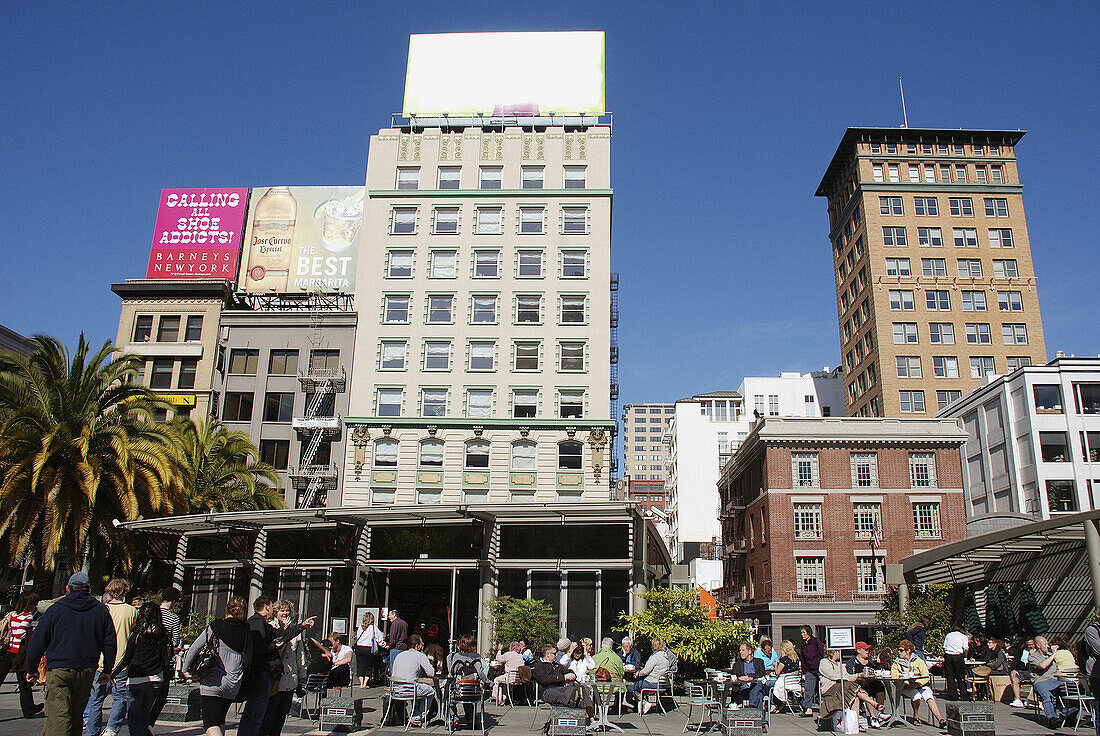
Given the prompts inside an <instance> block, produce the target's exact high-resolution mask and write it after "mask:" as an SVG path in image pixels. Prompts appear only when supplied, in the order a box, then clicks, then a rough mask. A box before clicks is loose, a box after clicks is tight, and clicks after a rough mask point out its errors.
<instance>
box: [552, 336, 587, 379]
mask: <svg viewBox="0 0 1100 736" xmlns="http://www.w3.org/2000/svg"><path fill="white" fill-rule="evenodd" d="M559 351H560V355H561V359H560V362H559V367H558V369H559V370H561V371H563V372H570V373H573V372H581V371H583V370H584V343H583V342H563V343H559Z"/></svg>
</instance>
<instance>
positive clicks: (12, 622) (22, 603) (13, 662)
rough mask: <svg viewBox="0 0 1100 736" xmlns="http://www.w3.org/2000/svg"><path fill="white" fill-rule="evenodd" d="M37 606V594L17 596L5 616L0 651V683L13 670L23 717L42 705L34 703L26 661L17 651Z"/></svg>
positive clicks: (31, 713) (27, 632)
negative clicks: (5, 634) (4, 641)
mask: <svg viewBox="0 0 1100 736" xmlns="http://www.w3.org/2000/svg"><path fill="white" fill-rule="evenodd" d="M37 608H38V595H37V594H35V593H24V594H23V595H21V596H20V597H19V600H18V601H16V603H15V608H13V609H12V611H11V613H9V614H8V615H7V616H6V617H5V618H6V621H7V623H6V628H7V630H8V645H7V646H6V647H4V650H3V651H2V652H0V685H3V684H4V680H6V679H7V678H8V672H11V671H13V670H14V671H15V679H16V681H17V682H18V685H19V708H20V710H22V711H23V717H24V718H33V717H34V716H36V715H38V714H39V713H41V712H42V706H41V705H35V704H34V691H33V690H32V689H31V688H32V685H31V684H30V683H29V682H27V678H26V676H25V674H24V673H25V672H26V669H27V668H26V663H25V662H23V660H22V659H21V658H20V653H19V645H20V644H22V643H23V639H25V638H26V637H28V636H29V635H30V633H31V629H32V628H33V626H34V624H33V620H34V612H35V611H36V610H37ZM3 628H5V626H0V629H3ZM36 669H37V668H36Z"/></svg>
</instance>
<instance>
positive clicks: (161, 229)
mask: <svg viewBox="0 0 1100 736" xmlns="http://www.w3.org/2000/svg"><path fill="white" fill-rule="evenodd" d="M247 209H248V189H245V188H240V189H162V190H161V193H160V207H159V208H158V209H157V228H156V230H155V231H154V233H153V248H152V250H151V251H150V253H149V269H148V271H147V272H146V274H145V278H147V279H225V280H226V281H233V280H235V279H236V278H237V254H238V253H240V249H241V231H242V230H243V229H244V218H245V211H246V210H247Z"/></svg>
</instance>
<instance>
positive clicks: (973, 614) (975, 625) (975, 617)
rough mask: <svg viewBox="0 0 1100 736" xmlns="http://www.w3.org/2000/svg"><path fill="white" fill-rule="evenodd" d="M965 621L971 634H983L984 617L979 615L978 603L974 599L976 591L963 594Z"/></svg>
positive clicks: (968, 589) (968, 590)
mask: <svg viewBox="0 0 1100 736" xmlns="http://www.w3.org/2000/svg"><path fill="white" fill-rule="evenodd" d="M963 621H965V622H966V625H967V627H969V629H970V633H971V634H980V633H982V629H983V626H982V617H981V616H980V615H979V614H978V601H977V600H975V599H974V591H973V590H972V589H970V588H967V589H966V593H964V594H963Z"/></svg>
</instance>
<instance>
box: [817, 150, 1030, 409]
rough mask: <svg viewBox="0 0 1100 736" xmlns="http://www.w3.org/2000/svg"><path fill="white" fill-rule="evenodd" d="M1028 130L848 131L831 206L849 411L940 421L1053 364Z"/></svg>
mask: <svg viewBox="0 0 1100 736" xmlns="http://www.w3.org/2000/svg"><path fill="white" fill-rule="evenodd" d="M1023 135H1024V133H1023V132H1022V131H998V130H930V129H916V128H849V129H848V130H847V132H846V133H845V134H844V138H843V139H842V140H841V142H840V146H839V147H838V148H837V151H836V154H835V155H834V156H833V159H832V161H831V162H830V163H829V167H828V169H827V170H826V172H825V176H824V178H823V179H822V180H821V184H820V185H819V187H818V189H817V196H820V197H825V198H826V199H827V201H828V210H829V240H830V242H831V243H832V247H833V264H834V277H835V279H836V291H837V314H838V318H839V325H840V339H841V346H842V347H841V352H842V356H843V365H844V373H845V399H846V405H847V412H848V414H849V415H850V416H856V415H858V416H932V415H934V414H935V413H936V411H937V410H938V409H940V408H943V407H945V406H946V405H947V404H949V403H950V402H952V401H954V400H955V399H958V398H959V397H961V396H962V395H964V394H966V393H968V392H969V391H971V390H973V389H974V388H977V387H978V385H979V384H980V383H981V381H982V379H983V378H984V377H985V376H986V375H987V374H989V373H996V374H1003V373H1007V372H1009V371H1012V370H1014V369H1016V368H1019V367H1021V366H1025V365H1041V364H1043V363H1045V362H1046V348H1045V345H1044V342H1043V327H1042V321H1041V318H1040V314H1039V298H1038V292H1037V288H1036V282H1035V270H1034V268H1033V266H1032V259H1031V243H1030V240H1029V238H1028V232H1027V221H1026V219H1025V216H1024V206H1023V199H1022V192H1023V185H1022V183H1021V181H1020V176H1019V172H1018V171H1017V167H1016V149H1015V146H1016V144H1017V143H1018V142H1019V141H1020V139H1021V138H1022V137H1023Z"/></svg>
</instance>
